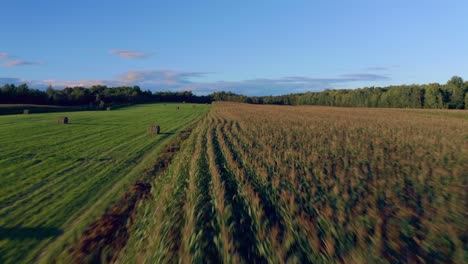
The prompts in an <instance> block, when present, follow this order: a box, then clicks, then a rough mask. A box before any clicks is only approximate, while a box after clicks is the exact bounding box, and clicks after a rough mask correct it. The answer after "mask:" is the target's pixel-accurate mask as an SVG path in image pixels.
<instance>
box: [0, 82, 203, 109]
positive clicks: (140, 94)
mask: <svg viewBox="0 0 468 264" xmlns="http://www.w3.org/2000/svg"><path fill="white" fill-rule="evenodd" d="M150 102H192V103H210V102H211V97H209V96H197V95H194V94H192V92H190V91H184V92H156V93H152V92H151V91H142V90H141V89H140V87H138V86H133V87H128V86H123V87H113V88H110V87H107V86H102V85H97V86H93V87H91V88H84V87H73V88H69V87H67V88H65V89H62V90H58V89H53V88H52V87H50V86H49V88H47V89H46V90H45V91H42V90H37V89H31V88H29V87H28V85H26V84H21V85H18V86H15V85H14V84H5V85H4V86H3V87H2V88H1V89H0V103H3V104H39V105H43V104H50V105H63V106H73V105H89V106H91V107H101V108H103V107H104V106H108V105H116V104H117V105H120V104H137V103H150Z"/></svg>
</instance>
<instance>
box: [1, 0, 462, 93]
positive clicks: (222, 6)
mask: <svg viewBox="0 0 468 264" xmlns="http://www.w3.org/2000/svg"><path fill="white" fill-rule="evenodd" d="M0 9H1V10H2V12H1V13H2V22H1V23H0V36H1V39H0V85H2V84H4V83H7V82H8V83H12V82H13V83H21V82H27V83H29V84H30V85H31V86H33V87H46V86H47V85H49V84H51V85H53V86H54V87H57V88H58V87H64V86H74V85H83V86H90V85H93V84H107V85H111V86H115V85H140V86H141V87H142V88H144V89H151V90H153V91H160V90H172V91H178V90H192V91H193V92H195V93H199V94H206V93H209V92H212V91H217V90H230V91H233V92H238V93H242V94H247V95H270V94H273V95H277V94H285V93H291V92H304V91H321V90H323V89H325V88H358V87H363V86H385V85H391V84H412V83H429V82H440V83H445V82H446V81H447V80H448V79H449V78H450V77H451V76H453V75H459V76H461V77H463V78H465V79H466V78H468V76H466V74H467V73H468V19H467V17H466V15H467V14H468V1H466V0H446V1H440V0H438V1H435V0H412V1H407V0H406V1H400V0H391V1H390V0H381V1H380V0H353V1H349V0H340V1H338V0H327V1H325V0H323V1H320V0H317V1H311V0H308V1H298V0H297V1H296V0H287V1H286V0H284V1H275V0H269V1H260V0H256V1H252V0H250V1H241V0H238V1H232V0H230V1H223V0H216V1H215V0H212V1H203V0H200V1H179V0H172V1H149V0H140V1H137V0H135V1H110V0H100V1H91V0H80V1H68V0H63V1H59V0H57V1H51V0H42V1H37V0H4V1H2V3H1V4H0Z"/></svg>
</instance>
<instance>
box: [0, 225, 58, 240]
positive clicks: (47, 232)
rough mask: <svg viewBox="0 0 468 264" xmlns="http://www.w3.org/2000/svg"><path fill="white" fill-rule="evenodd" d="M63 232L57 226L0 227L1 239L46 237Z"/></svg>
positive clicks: (39, 238) (55, 235)
mask: <svg viewBox="0 0 468 264" xmlns="http://www.w3.org/2000/svg"><path fill="white" fill-rule="evenodd" d="M62 233H63V231H62V230H60V229H58V228H55V227H0V240H3V239H9V240H27V239H38V240H41V239H46V238H50V237H57V236H59V235H61V234H62Z"/></svg>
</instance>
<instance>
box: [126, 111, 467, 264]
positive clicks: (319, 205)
mask: <svg viewBox="0 0 468 264" xmlns="http://www.w3.org/2000/svg"><path fill="white" fill-rule="evenodd" d="M467 115H468V111H454V112H450V111H432V110H431V111H424V110H408V109H358V108H333V107H285V106H257V105H246V104H234V103H219V104H216V106H215V107H214V108H213V109H212V111H211V112H210V114H209V116H208V117H206V118H205V119H204V122H203V123H202V124H200V125H199V126H198V127H197V128H196V129H195V130H194V131H193V132H192V135H191V137H190V138H189V139H188V141H187V142H186V145H184V148H183V151H182V152H180V154H179V155H178V157H177V158H176V160H175V161H174V162H173V163H172V165H171V166H170V167H169V169H168V170H167V171H166V172H165V174H164V175H163V176H162V177H158V178H157V179H156V180H155V181H154V182H153V191H152V195H153V197H152V199H151V200H149V201H147V202H146V203H144V204H143V205H142V206H141V207H140V209H139V213H138V215H137V217H136V219H137V220H136V223H135V225H134V226H133V228H132V229H131V232H130V234H131V235H130V238H129V241H128V243H127V245H126V247H125V248H124V250H122V251H121V252H120V253H119V259H118V263H135V262H138V263H191V262H194V263H203V262H204V261H205V260H206V259H210V260H212V261H213V262H214V263H219V262H224V263H238V262H239V263H284V262H291V263H406V262H411V263H414V262H427V263H466V260H467V256H468V255H467V242H468V237H467V226H466V219H467V211H468V210H467V204H466V203H467V200H466V188H467V186H466V184H467V179H468V141H467V139H468V121H467V119H466V117H467Z"/></svg>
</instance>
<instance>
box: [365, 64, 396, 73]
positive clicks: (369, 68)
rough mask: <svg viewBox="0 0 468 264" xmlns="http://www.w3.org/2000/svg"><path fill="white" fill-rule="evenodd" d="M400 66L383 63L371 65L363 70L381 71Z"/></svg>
mask: <svg viewBox="0 0 468 264" xmlns="http://www.w3.org/2000/svg"><path fill="white" fill-rule="evenodd" d="M398 67H400V66H399V65H384V66H371V67H367V68H365V69H364V70H365V71H373V72H375V71H379V72H382V71H391V70H392V69H395V68H398Z"/></svg>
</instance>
